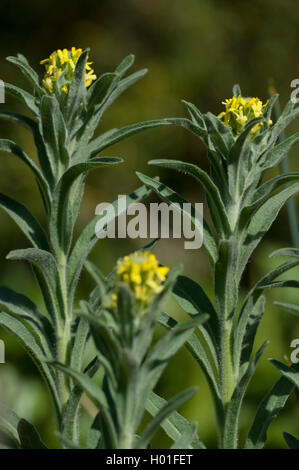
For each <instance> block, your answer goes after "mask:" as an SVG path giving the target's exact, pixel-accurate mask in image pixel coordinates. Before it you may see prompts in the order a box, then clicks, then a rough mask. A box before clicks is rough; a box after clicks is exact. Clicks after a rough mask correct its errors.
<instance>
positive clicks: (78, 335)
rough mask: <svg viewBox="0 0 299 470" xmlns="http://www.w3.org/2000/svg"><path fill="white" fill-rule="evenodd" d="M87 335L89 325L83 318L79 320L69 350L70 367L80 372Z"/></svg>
mask: <svg viewBox="0 0 299 470" xmlns="http://www.w3.org/2000/svg"><path fill="white" fill-rule="evenodd" d="M88 333H89V324H88V322H87V321H86V320H85V319H84V318H80V319H79V321H78V325H77V328H76V330H75V334H74V342H73V344H72V350H71V367H72V368H73V369H75V370H78V371H81V369H82V361H83V356H84V350H85V346H86V341H87V337H88Z"/></svg>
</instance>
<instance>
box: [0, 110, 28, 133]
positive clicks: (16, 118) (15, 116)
mask: <svg viewBox="0 0 299 470" xmlns="http://www.w3.org/2000/svg"><path fill="white" fill-rule="evenodd" d="M0 118H3V119H6V120H7V121H11V122H13V123H16V124H20V125H21V126H22V127H25V129H28V130H30V131H31V130H32V129H33V128H34V127H35V126H36V122H35V121H34V120H33V119H31V118H30V117H28V116H23V114H19V113H13V112H11V111H0Z"/></svg>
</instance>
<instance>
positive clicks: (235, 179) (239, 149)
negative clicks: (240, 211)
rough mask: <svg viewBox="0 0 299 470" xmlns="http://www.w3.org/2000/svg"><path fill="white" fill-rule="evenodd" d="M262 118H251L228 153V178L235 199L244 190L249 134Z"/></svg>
mask: <svg viewBox="0 0 299 470" xmlns="http://www.w3.org/2000/svg"><path fill="white" fill-rule="evenodd" d="M263 120H264V119H263V118H256V119H251V120H250V121H249V122H248V124H247V125H246V126H245V128H244V130H243V132H242V133H241V134H240V135H239V136H238V137H237V139H236V141H235V142H234V144H233V145H232V147H231V149H230V152H229V155H228V179H229V188H230V193H231V197H232V198H233V199H234V200H236V199H238V198H239V197H240V194H242V193H243V192H244V186H245V185H246V178H247V171H248V150H249V135H250V132H251V130H252V129H253V128H254V126H256V125H257V124H259V123H260V122H262V121H263Z"/></svg>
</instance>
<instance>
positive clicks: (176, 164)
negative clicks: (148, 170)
mask: <svg viewBox="0 0 299 470" xmlns="http://www.w3.org/2000/svg"><path fill="white" fill-rule="evenodd" d="M149 165H156V166H159V167H162V168H171V169H174V170H177V171H181V172H183V173H187V174H188V175H191V176H193V177H194V178H195V179H196V180H197V181H199V182H200V183H201V184H202V186H203V188H204V189H205V191H206V192H207V194H208V195H209V197H210V201H211V204H212V210H211V215H212V217H213V221H214V223H215V225H216V226H217V225H218V224H217V222H216V219H218V220H220V221H221V228H222V230H221V233H220V234H219V235H220V236H221V235H222V234H229V233H230V226H229V222H228V219H227V215H226V211H225V208H224V205H223V202H222V199H221V196H220V193H219V190H218V188H217V186H215V184H214V183H213V181H212V180H211V178H210V177H209V175H208V174H207V173H206V172H205V171H203V170H202V169H201V168H199V167H197V166H196V165H193V164H190V163H185V162H180V161H177V160H164V159H161V160H160V159H159V160H151V161H150V162H149Z"/></svg>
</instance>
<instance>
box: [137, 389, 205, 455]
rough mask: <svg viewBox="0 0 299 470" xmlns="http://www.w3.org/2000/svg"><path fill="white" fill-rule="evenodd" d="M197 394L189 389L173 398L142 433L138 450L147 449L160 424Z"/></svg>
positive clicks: (194, 390)
mask: <svg viewBox="0 0 299 470" xmlns="http://www.w3.org/2000/svg"><path fill="white" fill-rule="evenodd" d="M195 393H196V388H194V387H193V388H189V389H187V390H184V391H183V392H181V393H178V394H177V395H175V396H174V397H173V398H171V399H170V400H169V401H168V403H167V404H166V405H165V406H163V407H162V408H161V409H160V410H159V412H158V413H157V414H156V416H155V417H154V418H153V419H152V421H151V422H150V423H149V424H148V425H147V426H146V428H145V430H144V431H143V432H142V434H141V436H140V439H139V440H138V442H137V445H136V448H137V449H146V448H147V446H148V444H149V442H150V440H151V438H152V437H153V435H154V434H155V433H156V432H157V431H158V429H159V427H160V424H161V423H162V422H163V421H164V419H165V418H167V417H168V416H169V415H171V414H172V413H173V411H175V410H176V409H177V408H179V407H180V406H182V405H183V404H184V403H186V402H187V401H188V400H190V399H191V398H192V397H193V395H194V394H195Z"/></svg>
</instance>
